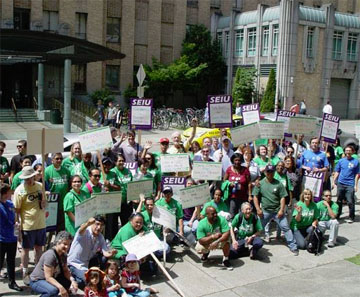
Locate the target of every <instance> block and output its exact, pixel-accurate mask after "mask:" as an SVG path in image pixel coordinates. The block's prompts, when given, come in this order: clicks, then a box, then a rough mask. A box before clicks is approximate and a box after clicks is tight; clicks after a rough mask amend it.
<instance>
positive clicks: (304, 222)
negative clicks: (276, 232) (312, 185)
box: [290, 189, 319, 249]
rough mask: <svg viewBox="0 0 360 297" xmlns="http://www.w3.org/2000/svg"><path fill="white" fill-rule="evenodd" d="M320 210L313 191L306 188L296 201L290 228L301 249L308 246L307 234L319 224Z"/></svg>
mask: <svg viewBox="0 0 360 297" xmlns="http://www.w3.org/2000/svg"><path fill="white" fill-rule="evenodd" d="M318 218H319V210H318V208H317V207H316V203H315V202H314V201H313V193H312V191H311V190H310V189H305V190H304V191H303V192H302V193H301V195H300V201H299V202H298V203H296V205H295V206H294V211H293V218H292V220H291V223H290V228H291V230H293V232H294V237H295V239H296V244H297V247H298V248H299V249H305V248H306V240H305V238H306V236H307V235H308V234H309V233H310V232H311V231H312V230H313V228H316V227H317V225H318Z"/></svg>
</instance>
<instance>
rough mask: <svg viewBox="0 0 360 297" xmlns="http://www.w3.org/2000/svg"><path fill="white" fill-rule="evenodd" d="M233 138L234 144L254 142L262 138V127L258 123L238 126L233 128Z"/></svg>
mask: <svg viewBox="0 0 360 297" xmlns="http://www.w3.org/2000/svg"><path fill="white" fill-rule="evenodd" d="M231 138H232V143H233V144H234V145H239V144H245V143H249V142H253V141H255V140H256V139H259V138H260V129H259V124H258V123H252V124H248V125H243V126H238V127H236V128H233V129H231Z"/></svg>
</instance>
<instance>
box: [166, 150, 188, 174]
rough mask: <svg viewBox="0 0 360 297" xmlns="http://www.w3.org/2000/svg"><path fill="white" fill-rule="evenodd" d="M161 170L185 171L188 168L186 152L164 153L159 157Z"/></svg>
mask: <svg viewBox="0 0 360 297" xmlns="http://www.w3.org/2000/svg"><path fill="white" fill-rule="evenodd" d="M160 166H161V172H163V173H166V172H186V171H189V170H190V162H189V155H188V154H164V155H161V157H160Z"/></svg>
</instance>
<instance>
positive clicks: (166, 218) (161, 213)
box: [152, 206, 176, 232]
mask: <svg viewBox="0 0 360 297" xmlns="http://www.w3.org/2000/svg"><path fill="white" fill-rule="evenodd" d="M152 221H153V222H154V223H156V224H159V225H162V226H164V227H166V228H169V229H171V230H173V231H174V232H176V216H175V215H174V214H172V213H171V212H170V211H168V210H167V209H166V208H164V207H161V206H155V207H154V209H153V213H152Z"/></svg>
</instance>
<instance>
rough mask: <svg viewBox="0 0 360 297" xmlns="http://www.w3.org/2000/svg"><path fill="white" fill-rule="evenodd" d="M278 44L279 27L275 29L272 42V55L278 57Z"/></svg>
mask: <svg viewBox="0 0 360 297" xmlns="http://www.w3.org/2000/svg"><path fill="white" fill-rule="evenodd" d="M278 43H279V26H278V25H275V26H274V27H273V40H272V55H273V56H277V54H278Z"/></svg>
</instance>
